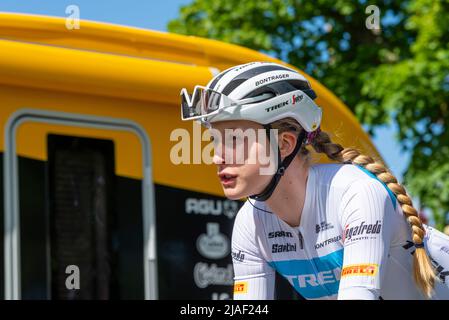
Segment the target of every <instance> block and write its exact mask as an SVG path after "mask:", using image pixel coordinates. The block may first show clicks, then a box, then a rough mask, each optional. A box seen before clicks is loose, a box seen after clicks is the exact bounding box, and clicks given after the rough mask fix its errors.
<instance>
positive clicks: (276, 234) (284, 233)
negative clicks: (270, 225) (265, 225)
mask: <svg viewBox="0 0 449 320" xmlns="http://www.w3.org/2000/svg"><path fill="white" fill-rule="evenodd" d="M268 238H269V239H272V238H293V234H292V233H291V232H288V231H273V232H270V233H268Z"/></svg>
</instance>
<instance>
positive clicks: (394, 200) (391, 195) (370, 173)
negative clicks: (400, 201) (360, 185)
mask: <svg viewBox="0 0 449 320" xmlns="http://www.w3.org/2000/svg"><path fill="white" fill-rule="evenodd" d="M355 166H356V167H357V168H359V169H360V170H362V171H364V172H365V173H366V174H367V175H369V176H370V177H371V178H374V179H376V180H377V181H379V182H380V183H382V184H383V186H384V187H385V189H387V192H388V194H389V195H390V198H391V202H393V207H394V208H395V209H396V196H395V194H394V193H393V191H391V190H390V188H388V187H387V185H386V184H385V182H383V181H382V180H380V179H379V178H378V177H377V176H376V175H375V174H374V173H372V172H370V171H368V170H367V169H366V168H364V167H362V166H359V165H355Z"/></svg>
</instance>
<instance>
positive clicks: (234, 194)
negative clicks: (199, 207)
mask: <svg viewBox="0 0 449 320" xmlns="http://www.w3.org/2000/svg"><path fill="white" fill-rule="evenodd" d="M223 191H224V195H225V197H226V198H228V199H229V200H240V199H242V198H245V197H247V196H248V195H247V194H245V193H244V192H242V190H238V189H236V188H223Z"/></svg>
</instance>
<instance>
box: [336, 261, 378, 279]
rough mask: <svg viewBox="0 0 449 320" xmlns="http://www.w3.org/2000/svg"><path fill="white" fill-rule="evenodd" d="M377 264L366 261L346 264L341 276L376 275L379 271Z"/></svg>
mask: <svg viewBox="0 0 449 320" xmlns="http://www.w3.org/2000/svg"><path fill="white" fill-rule="evenodd" d="M377 269H378V266H377V264H372V263H365V264H354V265H350V266H346V267H344V268H343V270H342V271H341V277H342V278H344V277H347V276H375V275H376V273H377Z"/></svg>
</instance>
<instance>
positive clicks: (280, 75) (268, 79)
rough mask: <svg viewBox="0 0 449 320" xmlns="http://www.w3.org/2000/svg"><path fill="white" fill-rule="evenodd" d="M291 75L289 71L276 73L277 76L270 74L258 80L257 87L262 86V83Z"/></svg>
mask: <svg viewBox="0 0 449 320" xmlns="http://www.w3.org/2000/svg"><path fill="white" fill-rule="evenodd" d="M289 77H290V75H289V74H288V73H283V74H278V75H275V76H269V77H266V78H264V79H262V80H258V81H256V87H258V86H260V85H261V84H264V83H267V82H271V81H275V80H280V79H285V78H289Z"/></svg>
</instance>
